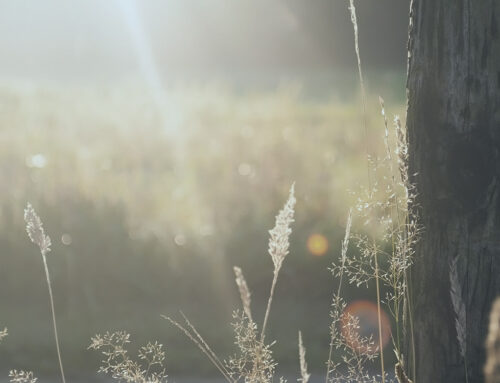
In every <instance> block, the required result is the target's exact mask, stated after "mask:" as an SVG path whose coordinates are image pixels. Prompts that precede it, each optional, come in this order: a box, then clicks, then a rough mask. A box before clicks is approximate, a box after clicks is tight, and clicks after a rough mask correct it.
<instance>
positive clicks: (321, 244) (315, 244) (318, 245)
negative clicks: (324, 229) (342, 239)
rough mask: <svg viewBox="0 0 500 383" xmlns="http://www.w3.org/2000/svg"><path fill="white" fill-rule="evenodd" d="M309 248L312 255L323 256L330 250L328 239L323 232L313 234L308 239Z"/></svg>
mask: <svg viewBox="0 0 500 383" xmlns="http://www.w3.org/2000/svg"><path fill="white" fill-rule="evenodd" d="M307 249H308V250H309V252H310V253H311V254H312V255H316V256H318V257H321V256H322V255H325V254H326V252H327V251H328V239H326V237H325V236H324V235H321V234H311V235H310V236H309V238H308V239H307Z"/></svg>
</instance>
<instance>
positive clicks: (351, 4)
mask: <svg viewBox="0 0 500 383" xmlns="http://www.w3.org/2000/svg"><path fill="white" fill-rule="evenodd" d="M349 10H350V13H351V22H352V26H353V29H354V48H355V50H356V59H357V62H358V72H359V83H360V86H361V97H362V102H363V125H364V130H365V143H366V155H367V168H368V187H369V189H370V191H372V182H371V174H370V162H369V161H368V157H369V154H368V128H367V122H366V91H365V82H364V79H363V70H362V66H361V55H360V53H359V33H358V21H357V17H356V7H355V6H354V0H349ZM375 273H376V275H375V281H376V285H377V313H378V327H379V344H380V367H381V373H382V383H385V370H384V350H383V348H382V323H381V313H380V286H379V284H380V283H379V275H378V261H377V254H375Z"/></svg>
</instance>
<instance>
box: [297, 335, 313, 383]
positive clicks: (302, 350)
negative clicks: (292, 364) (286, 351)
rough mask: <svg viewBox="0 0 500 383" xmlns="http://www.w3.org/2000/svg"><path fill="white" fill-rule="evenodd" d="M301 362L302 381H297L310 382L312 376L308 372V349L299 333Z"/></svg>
mask: <svg viewBox="0 0 500 383" xmlns="http://www.w3.org/2000/svg"><path fill="white" fill-rule="evenodd" d="M299 362H300V376H301V378H300V379H297V380H298V381H299V382H302V383H307V382H309V378H310V377H311V374H309V373H308V372H307V363H306V349H305V347H304V344H303V343H302V332H300V331H299Z"/></svg>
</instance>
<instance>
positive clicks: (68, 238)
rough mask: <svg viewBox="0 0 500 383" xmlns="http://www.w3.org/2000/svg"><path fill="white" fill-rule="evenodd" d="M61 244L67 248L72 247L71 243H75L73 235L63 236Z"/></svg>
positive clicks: (65, 234)
mask: <svg viewBox="0 0 500 383" xmlns="http://www.w3.org/2000/svg"><path fill="white" fill-rule="evenodd" d="M61 242H62V243H63V244H64V245H66V246H69V245H71V243H72V242H73V239H72V238H71V235H69V234H68V233H64V234H63V235H62V236H61Z"/></svg>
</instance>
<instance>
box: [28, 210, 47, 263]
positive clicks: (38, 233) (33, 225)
mask: <svg viewBox="0 0 500 383" xmlns="http://www.w3.org/2000/svg"><path fill="white" fill-rule="evenodd" d="M24 221H25V222H26V232H27V233H28V237H29V238H30V239H31V242H33V243H34V244H35V245H37V246H38V247H39V248H40V252H41V253H42V255H46V254H47V253H48V252H49V251H50V246H51V245H52V243H51V241H50V237H49V236H48V235H45V232H44V230H43V224H42V220H41V219H40V217H39V216H38V215H37V214H36V212H35V209H33V206H31V204H30V203H28V205H27V206H26V209H24Z"/></svg>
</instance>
